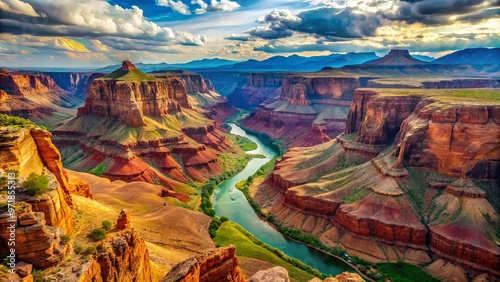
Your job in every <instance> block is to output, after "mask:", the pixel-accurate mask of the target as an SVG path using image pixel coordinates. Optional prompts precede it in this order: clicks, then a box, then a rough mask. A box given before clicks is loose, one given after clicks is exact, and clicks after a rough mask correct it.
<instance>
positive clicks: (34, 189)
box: [23, 172, 49, 196]
mask: <svg viewBox="0 0 500 282" xmlns="http://www.w3.org/2000/svg"><path fill="white" fill-rule="evenodd" d="M23 188H24V189H26V192H27V193H28V194H29V195H31V196H38V195H41V194H43V193H47V192H48V191H49V179H48V178H47V176H45V175H38V174H36V173H34V172H32V173H31V174H30V176H28V179H26V181H24V182H23Z"/></svg>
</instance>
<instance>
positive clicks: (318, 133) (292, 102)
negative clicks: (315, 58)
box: [242, 75, 359, 147]
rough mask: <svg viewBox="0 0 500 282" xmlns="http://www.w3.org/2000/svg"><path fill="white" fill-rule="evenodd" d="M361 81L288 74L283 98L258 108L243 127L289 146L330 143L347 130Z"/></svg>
mask: <svg viewBox="0 0 500 282" xmlns="http://www.w3.org/2000/svg"><path fill="white" fill-rule="evenodd" d="M357 87H359V81H358V79H357V78H346V77H308V76H300V75H288V76H287V77H286V78H285V79H284V82H283V86H282V89H281V94H280V96H279V98H276V99H275V100H274V101H271V102H270V103H267V104H262V105H260V106H259V107H257V108H256V109H255V110H254V111H253V112H252V113H251V114H250V116H249V117H247V118H245V119H244V120H243V121H242V125H243V126H244V127H245V128H247V129H250V130H253V131H258V132H262V133H265V134H267V135H269V136H271V137H272V138H275V139H280V141H281V142H282V143H283V145H284V146H285V147H294V146H313V145H316V144H321V143H324V142H327V141H329V140H331V139H332V138H334V137H335V136H337V135H338V134H340V133H341V132H343V131H344V129H345V120H346V117H347V112H348V107H349V105H350V99H351V98H352V95H353V93H354V89H356V88H357Z"/></svg>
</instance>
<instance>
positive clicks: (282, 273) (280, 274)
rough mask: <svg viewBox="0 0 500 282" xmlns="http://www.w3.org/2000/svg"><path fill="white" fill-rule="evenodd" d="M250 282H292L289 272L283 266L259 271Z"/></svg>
mask: <svg viewBox="0 0 500 282" xmlns="http://www.w3.org/2000/svg"><path fill="white" fill-rule="evenodd" d="M249 282H290V277H289V276H288V271H287V270H286V269H284V268H283V267H281V266H276V267H273V268H270V269H266V270H260V271H257V272H256V273H255V274H254V275H252V277H250V280H249Z"/></svg>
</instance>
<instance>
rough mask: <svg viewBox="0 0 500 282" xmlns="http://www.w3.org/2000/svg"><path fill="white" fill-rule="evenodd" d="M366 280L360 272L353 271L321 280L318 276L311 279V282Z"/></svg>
mask: <svg viewBox="0 0 500 282" xmlns="http://www.w3.org/2000/svg"><path fill="white" fill-rule="evenodd" d="M363 281H365V280H364V279H363V278H361V276H359V274H357V273H352V272H343V273H340V274H339V275H337V276H335V277H330V278H326V279H325V280H323V281H322V280H321V279H318V278H314V279H312V280H309V282H363Z"/></svg>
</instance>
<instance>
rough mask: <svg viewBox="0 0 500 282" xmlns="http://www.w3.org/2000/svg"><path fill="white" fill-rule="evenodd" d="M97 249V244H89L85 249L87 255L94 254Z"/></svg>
mask: <svg viewBox="0 0 500 282" xmlns="http://www.w3.org/2000/svg"><path fill="white" fill-rule="evenodd" d="M96 251H97V248H96V247H95V246H88V247H87V248H86V249H85V255H93V254H95V252H96Z"/></svg>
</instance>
